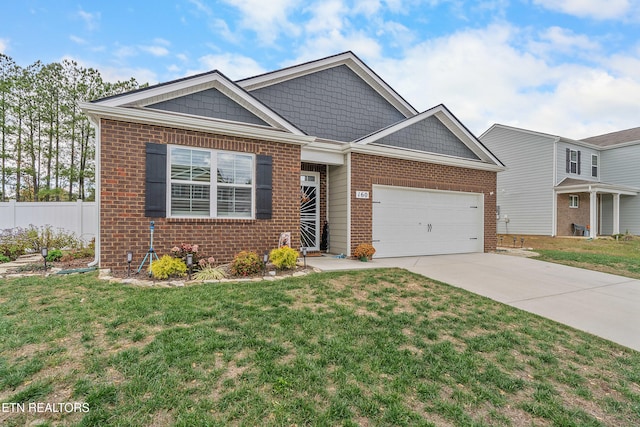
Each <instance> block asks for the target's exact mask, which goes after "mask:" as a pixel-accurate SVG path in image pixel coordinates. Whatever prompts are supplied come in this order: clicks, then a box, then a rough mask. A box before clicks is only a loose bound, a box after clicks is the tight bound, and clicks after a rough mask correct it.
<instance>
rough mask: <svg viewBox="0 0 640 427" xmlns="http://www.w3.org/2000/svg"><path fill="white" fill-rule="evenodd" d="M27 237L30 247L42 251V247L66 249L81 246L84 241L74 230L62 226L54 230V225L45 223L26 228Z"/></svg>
mask: <svg viewBox="0 0 640 427" xmlns="http://www.w3.org/2000/svg"><path fill="white" fill-rule="evenodd" d="M26 235H27V236H26V238H27V239H28V241H29V247H30V248H31V249H33V250H34V251H35V252H40V250H41V249H42V248H49V249H64V248H80V247H82V246H83V245H82V241H81V240H80V239H78V238H77V237H76V235H75V234H74V233H72V232H69V231H66V230H64V229H62V228H58V229H57V230H54V229H53V227H52V226H50V225H45V226H42V227H36V226H35V225H30V226H29V228H27V230H26Z"/></svg>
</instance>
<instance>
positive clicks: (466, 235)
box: [373, 186, 484, 257]
mask: <svg viewBox="0 0 640 427" xmlns="http://www.w3.org/2000/svg"><path fill="white" fill-rule="evenodd" d="M373 200H374V205H373V240H374V246H375V247H376V257H393V256H417V255H434V254H453V253H468V252H482V251H483V246H484V238H483V233H484V231H483V230H484V223H483V221H484V215H483V209H482V202H483V199H482V195H481V194H475V193H456V192H444V191H433V190H423V189H410V188H402V187H382V186H374V189H373Z"/></svg>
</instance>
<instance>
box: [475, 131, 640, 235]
mask: <svg viewBox="0 0 640 427" xmlns="http://www.w3.org/2000/svg"><path fill="white" fill-rule="evenodd" d="M480 140H481V141H482V143H483V144H485V145H486V146H487V147H488V148H489V149H490V150H491V151H492V152H494V153H495V154H496V155H497V156H498V157H500V159H501V160H502V161H503V162H504V164H505V166H506V168H507V169H506V170H505V171H503V172H500V173H499V174H498V178H497V181H498V185H497V188H498V197H497V204H498V206H499V216H498V225H497V229H498V233H508V234H534V235H535V234H539V235H551V236H555V235H560V236H563V235H581V236H584V235H587V236H589V237H591V238H595V237H597V235H602V234H605V235H607V234H609V235H610V234H617V233H619V232H626V231H628V232H630V233H633V234H640V197H638V193H640V171H639V170H638V169H639V168H638V166H637V165H638V164H640V128H635V129H629V130H626V131H621V132H614V133H611V134H606V135H601V136H596V137H591V138H585V139H583V140H574V139H570V138H565V137H562V136H558V135H549V134H545V133H541V132H536V131H531V130H526V129H520V128H515V127H510V126H505V125H500V124H496V125H493V126H492V127H491V128H490V129H489V130H487V131H486V132H485V133H484V134H483V135H482V136H481V137H480ZM507 216H508V221H507V220H506V217H507ZM585 229H586V230H585ZM583 230H585V231H586V233H585V231H583Z"/></svg>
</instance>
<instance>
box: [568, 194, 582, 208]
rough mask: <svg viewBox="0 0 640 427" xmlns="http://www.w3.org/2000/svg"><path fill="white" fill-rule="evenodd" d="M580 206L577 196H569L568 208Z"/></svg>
mask: <svg viewBox="0 0 640 427" xmlns="http://www.w3.org/2000/svg"><path fill="white" fill-rule="evenodd" d="M579 205H580V197H578V196H577V195H574V194H571V195H570V196H569V207H570V208H578V207H579Z"/></svg>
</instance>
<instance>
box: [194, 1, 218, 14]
mask: <svg viewBox="0 0 640 427" xmlns="http://www.w3.org/2000/svg"><path fill="white" fill-rule="evenodd" d="M188 1H189V3H191V4H192V5H194V6H195V7H196V10H198V11H199V12H202V13H204V14H205V15H207V16H211V14H212V13H213V12H212V11H211V8H210V7H209V6H207V5H206V4H204V3H203V2H201V1H200V0H188Z"/></svg>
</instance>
